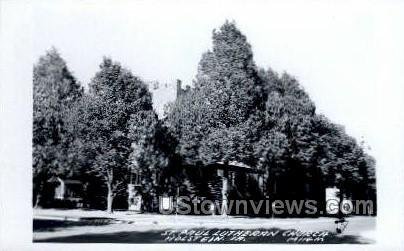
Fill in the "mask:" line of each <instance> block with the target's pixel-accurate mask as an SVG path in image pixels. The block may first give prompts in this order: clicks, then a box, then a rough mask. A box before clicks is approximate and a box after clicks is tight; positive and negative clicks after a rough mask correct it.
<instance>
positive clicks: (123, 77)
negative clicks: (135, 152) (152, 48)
mask: <svg viewBox="0 0 404 251" xmlns="http://www.w3.org/2000/svg"><path fill="white" fill-rule="evenodd" d="M151 112H153V111H152V99H151V94H150V92H149V91H148V89H147V86H146V85H145V84H144V83H143V82H142V81H141V80H140V79H139V78H137V77H136V76H134V75H133V74H132V73H131V72H130V71H129V70H127V69H125V68H123V67H121V65H120V64H119V63H116V62H113V61H112V60H111V59H109V58H104V60H103V62H102V63H101V65H100V70H99V71H98V72H97V73H96V75H95V77H94V78H93V79H92V81H91V83H90V84H89V93H88V94H86V95H85V97H83V99H82V101H81V102H80V103H79V104H78V105H77V106H76V107H75V109H74V111H73V112H72V115H71V117H70V120H69V121H70V129H71V131H72V132H75V134H76V135H77V138H76V148H75V149H74V151H75V155H76V156H77V160H78V161H79V163H81V166H82V167H83V169H84V171H86V172H87V173H90V174H93V175H95V176H97V177H99V178H100V179H101V180H102V182H103V183H104V184H105V186H106V188H107V189H106V201H107V211H108V212H112V206H113V200H114V198H115V197H116V195H117V194H118V193H119V192H120V191H122V190H124V189H125V188H126V187H125V185H126V181H127V178H128V174H129V166H130V154H131V152H132V143H133V141H132V139H131V136H130V135H129V128H130V126H131V125H132V124H133V122H130V121H131V118H133V117H134V116H135V117H136V116H138V115H137V114H143V113H146V114H148V113H151ZM132 126H133V125H132Z"/></svg>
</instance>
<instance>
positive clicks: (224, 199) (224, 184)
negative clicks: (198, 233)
mask: <svg viewBox="0 0 404 251" xmlns="http://www.w3.org/2000/svg"><path fill="white" fill-rule="evenodd" d="M225 168H226V169H225V170H223V176H222V212H221V214H222V215H223V216H226V215H227V193H228V192H227V190H228V186H229V184H228V183H229V181H228V177H227V167H225Z"/></svg>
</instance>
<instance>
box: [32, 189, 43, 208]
mask: <svg viewBox="0 0 404 251" xmlns="http://www.w3.org/2000/svg"><path fill="white" fill-rule="evenodd" d="M41 197H42V196H41V194H40V193H39V192H38V193H37V194H36V196H35V206H34V208H40V203H41Z"/></svg>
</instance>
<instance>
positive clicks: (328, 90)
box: [33, 1, 404, 147]
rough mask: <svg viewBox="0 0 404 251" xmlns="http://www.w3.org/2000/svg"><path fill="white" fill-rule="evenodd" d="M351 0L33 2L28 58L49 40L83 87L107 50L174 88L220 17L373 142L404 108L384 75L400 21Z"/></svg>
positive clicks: (390, 9) (186, 76)
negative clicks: (388, 114) (389, 109)
mask: <svg viewBox="0 0 404 251" xmlns="http://www.w3.org/2000/svg"><path fill="white" fill-rule="evenodd" d="M355 3H356V4H346V2H344V1H342V2H341V1H335V2H334V1H327V2H320V1H304V2H303V1H302V2H298V1H285V2H272V1H269V2H268V1H253V2H250V3H249V4H245V3H243V2H242V1H233V2H232V3H230V2H228V1H203V2H202V1H131V2H126V1H117V2H114V4H111V3H109V2H106V1H101V2H99V1H97V2H95V1H82V2H80V4H78V2H72V1H67V2H62V4H51V3H50V2H46V1H45V2H43V3H42V4H41V2H38V3H37V4H36V5H35V6H34V12H33V22H34V25H33V34H34V36H33V50H34V52H33V56H34V60H37V58H39V56H40V55H43V54H44V53H45V51H46V50H47V49H49V48H50V47H51V46H55V47H56V48H57V49H58V50H59V52H60V53H61V55H62V57H63V58H64V59H65V60H66V62H67V64H68V66H69V68H70V69H71V70H72V71H73V73H74V75H75V76H76V77H77V78H78V80H79V81H80V82H81V83H82V84H84V85H87V83H88V82H89V81H90V80H91V78H92V77H93V76H94V74H95V72H96V71H97V70H98V65H99V64H100V62H101V60H102V57H103V56H104V55H105V56H110V57H112V59H113V60H116V61H119V62H120V63H121V64H122V65H123V66H125V67H127V68H129V69H130V70H131V71H132V72H133V73H134V74H135V75H138V76H140V77H141V78H142V79H144V80H157V81H159V82H160V83H168V84H169V85H172V88H173V89H174V88H175V86H174V83H175V79H181V80H182V81H183V83H184V84H190V83H191V82H192V79H193V78H194V76H195V74H196V71H197V66H198V62H199V59H200V57H201V54H202V53H203V52H205V51H206V50H208V49H209V48H211V35H212V30H213V29H215V28H218V27H220V25H221V24H223V23H224V21H225V20H226V19H227V20H234V21H235V22H236V24H237V26H238V27H239V28H240V30H241V31H242V32H243V33H244V34H245V35H246V36H247V39H248V41H249V42H250V44H251V46H252V50H253V53H254V60H255V62H256V64H257V65H258V66H260V67H264V68H268V67H271V68H273V69H274V70H275V71H277V72H279V73H282V72H283V71H287V72H288V73H290V74H292V75H294V76H295V77H296V78H297V79H298V80H299V81H300V83H301V85H302V86H303V87H304V88H305V90H307V92H308V93H309V95H310V96H311V98H312V99H313V100H314V101H315V103H316V105H317V111H318V112H319V113H323V114H325V115H327V116H328V117H329V118H330V119H332V120H333V121H335V122H337V123H339V124H342V125H344V126H345V127H346V130H347V131H348V133H350V134H351V135H353V136H355V137H356V138H357V139H358V140H361V139H362V137H363V139H364V140H365V142H367V144H368V145H370V147H372V145H374V144H377V142H376V140H377V139H376V138H377V137H378V135H377V133H376V132H377V131H378V130H379V128H377V122H376V123H375V121H377V120H378V116H379V115H380V114H378V113H380V112H382V113H384V112H385V111H383V107H382V106H384V105H386V104H385V102H390V103H391V105H393V106H398V105H400V104H402V100H400V99H399V98H398V96H397V95H400V92H402V93H404V91H403V87H402V86H401V85H397V86H394V87H397V88H398V89H396V90H398V93H397V92H396V91H392V92H389V91H390V90H387V89H385V88H384V86H385V85H386V83H384V82H383V81H389V78H391V77H393V78H394V75H393V76H385V74H398V75H399V74H402V73H400V70H401V69H399V68H397V69H394V68H393V69H390V68H388V67H386V64H389V63H390V62H389V61H388V60H393V61H394V60H396V61H397V60H401V59H398V58H395V57H393V58H391V57H390V54H389V53H391V55H394V53H396V52H395V51H394V48H395V47H394V45H399V44H402V42H404V39H403V37H402V36H401V37H399V40H396V37H395V38H394V40H393V39H391V40H388V39H389V37H388V36H389V35H391V34H394V32H395V29H397V30H398V29H400V23H401V24H402V23H404V22H403V21H404V19H403V18H402V16H400V15H398V14H399V13H398V12H394V10H395V8H394V6H389V4H384V5H382V4H380V3H379V4H369V5H363V2H361V1H358V2H355ZM382 10H385V12H383V11H382ZM386 13H388V15H387V17H388V18H386V15H385V14H386ZM400 21H401V22H400ZM386 24H387V25H388V26H389V29H390V30H387V31H386V26H385V25H386ZM383 33H385V35H384V34H383ZM400 39H401V40H400ZM386 40H387V43H386ZM380 42H383V43H380ZM392 43H393V46H392ZM401 53H402V52H401ZM398 63H403V62H402V61H400V62H398ZM384 68H388V71H389V73H387V72H384ZM389 84H395V83H389ZM161 93H163V94H162V95H161ZM156 95H159V96H158V97H157V96H156V97H154V102H157V103H159V104H160V107H161V105H162V104H164V103H166V102H167V101H168V100H172V99H173V98H174V95H173V92H165V91H163V92H160V94H156ZM386 97H389V98H388V99H386ZM395 97H397V98H395ZM391 98H393V99H391ZM383 115H385V114H383ZM392 116H397V114H392Z"/></svg>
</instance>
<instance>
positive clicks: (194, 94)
mask: <svg viewBox="0 0 404 251" xmlns="http://www.w3.org/2000/svg"><path fill="white" fill-rule="evenodd" d="M212 40H213V49H212V50H211V51H208V52H206V53H205V54H204V55H203V56H202V59H201V61H200V63H199V69H198V74H197V76H196V80H195V83H194V84H195V87H194V88H192V89H191V90H190V91H189V92H188V93H186V94H185V95H183V96H182V97H180V98H178V99H177V101H176V103H175V104H174V105H173V106H172V108H171V111H170V112H169V113H168V116H167V122H168V125H169V127H170V128H171V129H172V131H173V132H174V134H175V135H176V136H177V138H178V139H179V140H178V141H179V144H178V149H177V150H178V152H179V153H180V154H181V155H182V156H183V160H184V161H185V162H186V163H194V164H195V163H198V162H202V163H212V162H218V161H224V162H227V161H231V160H237V161H242V162H250V161H251V153H252V146H251V140H252V137H254V136H255V135H254V134H252V133H249V132H251V130H253V129H252V128H254V127H255V126H256V125H254V123H255V122H257V121H256V120H254V119H253V118H252V116H253V115H255V114H256V113H257V112H258V111H259V110H262V109H263V107H264V93H263V92H262V83H261V81H260V78H259V76H258V71H257V69H256V66H255V63H254V61H253V58H252V51H251V46H250V45H249V43H248V42H247V39H246V37H245V36H244V35H243V34H242V33H241V32H240V31H239V30H238V29H237V27H236V26H235V24H234V23H230V22H226V23H225V24H224V25H223V26H221V27H220V29H219V30H217V31H214V32H213V36H212Z"/></svg>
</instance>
